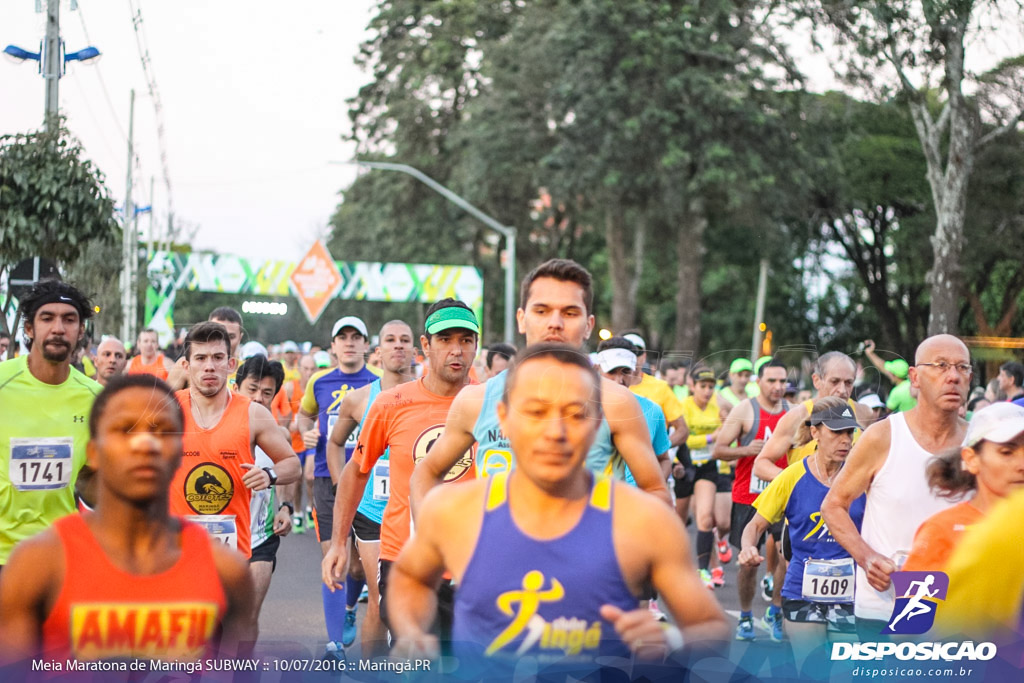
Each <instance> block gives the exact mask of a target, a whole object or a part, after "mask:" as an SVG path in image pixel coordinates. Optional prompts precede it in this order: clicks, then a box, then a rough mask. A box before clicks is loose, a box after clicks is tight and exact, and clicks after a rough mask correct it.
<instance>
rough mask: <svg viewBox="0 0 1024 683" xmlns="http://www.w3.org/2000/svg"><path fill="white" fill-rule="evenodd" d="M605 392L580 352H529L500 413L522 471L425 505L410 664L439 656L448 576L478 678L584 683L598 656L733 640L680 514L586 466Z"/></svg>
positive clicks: (415, 551) (412, 570) (463, 665)
mask: <svg viewBox="0 0 1024 683" xmlns="http://www.w3.org/2000/svg"><path fill="white" fill-rule="evenodd" d="M602 385H603V383H602V382H601V381H600V380H599V378H598V377H597V374H596V372H595V371H594V369H593V368H592V367H591V366H590V363H589V361H588V359H587V357H586V355H584V354H581V353H580V352H579V349H578V348H577V347H576V346H575V345H573V346H567V345H561V344H557V345H555V344H543V345H539V346H536V347H528V348H527V349H526V350H525V351H524V352H521V354H520V356H519V357H518V358H517V361H516V363H515V364H513V368H512V370H510V372H509V373H508V378H507V382H506V385H505V386H506V391H505V394H504V396H503V398H502V402H501V403H500V404H499V408H498V411H499V419H500V424H501V425H502V430H503V432H504V433H505V434H507V435H508V436H509V440H510V442H511V445H512V449H513V453H514V454H515V455H514V457H515V459H516V467H515V468H512V471H511V472H504V473H499V474H497V475H495V476H493V477H490V478H488V479H486V480H479V479H478V480H476V481H473V482H471V483H469V484H467V485H464V486H456V487H452V488H451V489H450V490H446V491H444V492H443V494H432V495H430V496H428V498H427V500H426V501H425V502H424V505H423V509H422V511H421V514H420V524H419V525H418V527H417V533H416V534H415V535H414V536H413V537H412V538H411V540H410V542H409V544H408V545H407V547H406V549H405V550H404V551H403V552H402V555H401V557H400V559H399V561H398V563H397V564H396V565H395V567H394V571H393V581H394V586H393V590H394V592H395V601H394V603H393V604H394V607H393V612H394V628H395V633H396V635H397V641H398V648H399V651H398V653H397V654H399V655H405V656H417V655H420V654H423V653H426V654H427V655H428V656H436V655H437V654H438V642H437V639H436V638H435V637H434V636H433V635H431V634H430V632H429V627H430V622H431V620H432V619H433V616H434V615H433V613H434V608H433V604H432V602H433V597H432V596H433V593H434V590H435V588H436V586H437V585H438V583H439V582H440V581H441V577H442V573H443V572H444V571H445V570H448V571H450V572H451V573H452V575H453V576H454V577H455V579H456V580H457V581H458V585H459V589H458V592H457V593H456V605H455V609H456V615H455V629H456V630H455V632H454V647H455V655H456V656H457V657H458V661H459V672H460V674H462V675H465V676H467V677H473V676H474V674H481V673H483V672H484V671H486V673H487V675H488V676H495V675H496V674H497V675H499V676H500V675H502V674H504V673H506V672H508V673H510V672H511V669H512V667H515V666H516V664H518V663H519V662H521V661H524V658H527V659H525V661H526V662H527V666H531V671H535V672H536V675H538V676H540V677H541V678H543V677H544V676H545V675H556V673H557V674H563V673H569V674H571V675H572V676H573V677H574V678H583V677H584V676H585V674H586V673H587V672H588V670H589V672H593V670H594V668H595V658H596V657H598V656H602V657H603V656H610V657H629V656H630V652H631V651H632V652H633V653H635V654H636V655H637V657H639V658H652V657H653V658H658V659H660V658H662V657H664V656H665V654H666V652H667V650H669V648H670V647H672V645H678V644H681V643H680V642H679V641H683V642H685V643H686V646H687V648H689V649H691V650H697V651H699V650H701V648H709V647H715V646H717V645H720V644H723V643H721V641H723V640H724V639H725V637H726V634H727V633H728V630H727V629H728V627H727V625H726V622H725V618H724V615H723V614H722V611H721V609H720V608H719V607H718V606H717V605H716V604H715V602H714V600H713V599H712V598H711V597H710V596H709V595H707V592H706V591H703V590H701V588H700V584H699V582H698V581H697V575H696V572H695V571H694V568H693V564H692V561H691V559H690V552H689V547H688V546H689V543H688V540H687V537H686V532H685V530H684V529H683V527H682V525H681V524H680V523H679V522H678V520H677V519H676V518H675V515H673V514H672V513H671V512H670V511H669V510H667V509H666V508H665V507H664V506H663V505H661V504H659V503H657V502H655V501H654V500H652V499H651V498H649V497H648V496H646V495H643V494H641V493H640V492H638V491H636V490H635V489H633V487H631V486H627V485H624V484H621V483H615V482H613V481H612V480H610V479H608V478H605V477H597V476H595V475H594V474H592V473H591V472H590V471H588V469H586V468H585V467H584V462H585V459H586V458H587V454H588V451H589V449H590V445H591V442H592V441H593V440H594V438H595V437H596V436H597V433H598V431H599V430H600V427H601V417H600V412H599V410H600V409H599V406H600V405H601V401H600V388H601V386H602ZM467 511H471V512H470V513H469V514H468V515H467ZM581 556H585V557H586V558H587V561H586V562H578V561H576V559H575V558H579V557H581ZM648 580H653V582H654V585H655V587H656V588H657V589H658V591H659V592H660V593H661V594H662V595H663V596H664V600H665V603H666V604H667V605H668V607H669V609H670V611H671V612H672V615H673V617H674V618H675V620H676V621H677V623H679V624H681V625H682V626H683V629H684V630H683V638H681V639H679V638H678V632H676V638H677V639H678V640H677V642H676V643H671V641H670V640H669V638H668V637H667V636H666V634H667V633H668V630H667V629H664V628H662V627H661V625H660V624H659V623H658V622H657V621H655V620H654V619H653V618H652V617H651V616H650V615H649V614H648V613H646V611H645V610H642V609H637V608H636V605H637V596H638V595H640V593H641V590H642V586H643V584H644V582H645V581H648ZM673 630H674V629H673ZM542 631H543V632H544V633H545V634H546V636H542V637H538V636H541V632H542ZM531 660H532V662H535V663H536V666H537V668H536V669H532V664H531V663H530V662H531ZM614 661H615V660H614V659H602V663H603V664H607V663H609V662H614ZM620 661H621V660H620ZM625 661H626V662H629V660H628V659H627V660H625ZM481 666H482V667H486V668H485V669H483V670H481V669H479V668H476V667H481ZM628 666H630V667H632V666H633V665H632V663H629V664H628Z"/></svg>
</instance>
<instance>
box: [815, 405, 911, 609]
mask: <svg viewBox="0 0 1024 683" xmlns="http://www.w3.org/2000/svg"><path fill="white" fill-rule="evenodd" d="M891 441H892V433H891V431H890V427H889V422H888V421H887V420H883V421H882V422H879V423H877V424H874V425H872V426H871V427H869V428H868V429H867V430H866V431H865V432H864V434H863V435H862V436H861V437H860V439H859V440H858V441H857V443H856V444H854V446H853V450H851V451H850V455H849V456H847V458H846V465H844V466H843V468H842V469H841V470H840V471H839V476H838V477H837V478H836V480H835V483H833V484H832V487H831V488H830V489H829V492H828V495H826V496H825V500H824V501H822V503H821V515H822V517H824V518H825V523H826V524H827V525H828V529H829V532H830V533H831V534H832V537H833V538H835V539H836V541H837V542H838V543H839V544H840V545H841V546H843V547H844V548H846V551H847V552H848V553H850V556H851V557H853V559H854V561H855V562H856V563H857V564H858V565H860V566H861V567H863V568H864V572H865V573H866V574H867V579H868V583H870V584H871V586H872V587H873V588H875V590H879V591H884V590H886V589H887V588H888V587H889V575H890V574H892V572H893V571H895V569H896V566H895V565H894V564H893V562H892V561H891V560H890V559H889V558H887V557H885V556H884V555H881V554H879V553H878V552H877V551H876V550H875V549H874V548H872V547H871V546H869V545H868V544H867V543H866V542H865V541H864V538H863V537H862V536H861V535H860V532H859V531H857V527H856V525H855V524H854V523H853V519H851V518H850V505H852V504H853V501H854V500H856V499H857V497H858V496H860V495H861V494H862V493H864V492H865V491H867V490H868V487H869V486H870V485H871V482H872V480H873V479H874V478H875V475H876V474H878V471H879V470H881V469H882V466H883V465H884V464H885V461H886V458H887V457H888V454H889V444H890V443H891Z"/></svg>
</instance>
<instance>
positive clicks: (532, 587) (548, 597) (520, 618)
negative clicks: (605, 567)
mask: <svg viewBox="0 0 1024 683" xmlns="http://www.w3.org/2000/svg"><path fill="white" fill-rule="evenodd" d="M544 583H545V578H544V574H542V573H541V572H539V571H536V570H534V571H532V572H529V573H527V574H526V576H524V577H523V584H522V586H523V589H522V590H514V591H507V592H505V593H502V594H501V595H499V596H498V600H497V605H498V609H500V610H501V612H502V613H503V614H504V615H505V616H509V617H511V616H513V615H515V616H514V618H513V619H512V623H510V624H509V625H508V627H507V628H506V629H505V630H504V631H502V632H501V633H499V634H498V637H497V638H495V639H494V641H493V642H492V643H491V644H490V646H488V648H487V651H486V653H485V654H487V655H493V654H494V653H495V652H497V651H498V650H500V649H501V648H503V647H505V646H506V645H508V644H509V643H511V642H512V641H513V640H515V639H516V637H518V636H519V634H520V633H522V632H523V631H524V630H525V629H526V627H527V625H528V624H529V623H530V621H531V620H532V619H533V616H534V615H535V614H536V613H537V609H538V608H539V607H540V603H542V602H557V601H559V600H561V599H562V598H564V597H565V588H563V587H562V584H561V583H559V581H558V579H555V578H552V579H551V588H548V589H547V590H543V588H544ZM516 603H519V609H518V610H515V609H513V608H512V605H514V604H516Z"/></svg>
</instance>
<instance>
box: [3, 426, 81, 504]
mask: <svg viewBox="0 0 1024 683" xmlns="http://www.w3.org/2000/svg"><path fill="white" fill-rule="evenodd" d="M74 450H75V442H74V439H73V438H71V437H70V436H59V437H50V438H38V437H37V438H12V439H11V458H10V466H9V469H8V472H7V475H8V477H9V478H10V481H11V483H12V484H13V485H14V487H15V488H16V489H18V490H19V491H42V490H47V489H62V488H65V487H66V486H67V485H68V484H70V483H71V474H72V471H71V470H72V457H73V455H74Z"/></svg>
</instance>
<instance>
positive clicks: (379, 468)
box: [327, 320, 415, 658]
mask: <svg viewBox="0 0 1024 683" xmlns="http://www.w3.org/2000/svg"><path fill="white" fill-rule="evenodd" d="M379 339H380V346H378V348H379V349H380V357H381V366H382V370H383V374H382V375H381V378H380V379H378V380H376V381H374V382H373V383H372V384H369V385H367V386H365V387H362V388H360V389H356V390H355V391H352V392H349V393H348V394H346V395H345V398H344V399H343V400H342V402H341V408H340V409H339V410H338V421H337V422H336V423H334V429H333V430H331V434H330V436H329V437H328V441H327V461H328V462H329V463H336V464H337V463H340V464H341V465H344V462H342V457H341V449H342V448H343V447H344V445H345V443H346V442H347V441H348V439H349V437H350V436H351V435H352V434H353V433H356V434H358V429H359V427H360V425H361V424H362V423H363V422H364V421H365V420H366V414H367V412H368V411H369V410H370V406H371V405H372V404H373V402H374V401H375V400H376V399H377V397H378V396H379V395H380V393H381V392H382V391H387V390H388V389H390V388H392V387H395V386H398V385H399V384H404V383H406V382H411V381H412V380H414V379H415V377H414V376H413V371H412V365H411V363H412V342H413V338H412V328H411V327H409V325H407V324H406V323H404V322H402V321H401V320H392V321H390V322H387V323H384V326H383V327H382V328H381V329H380V334H379ZM357 438H358V437H357ZM390 474H391V469H390V460H389V452H388V451H387V450H385V451H384V455H382V456H381V459H380V460H379V461H378V462H377V464H376V465H374V468H373V476H372V477H369V478H368V479H367V481H366V487H365V488H364V489H363V497H362V499H361V500H360V501H359V507H358V509H357V510H356V515H355V518H354V519H353V522H352V537H353V539H354V541H355V546H356V547H355V551H353V549H352V547H351V544H350V546H349V578H348V579H346V580H345V596H346V603H345V607H346V612H345V633H344V638H345V640H344V641H343V642H344V644H345V645H346V646H347V645H349V644H351V643H352V642H353V641H354V640H355V624H356V612H355V609H356V604H357V603H356V600H357V599H358V598H359V588H357V587H356V584H355V582H353V581H352V579H351V577H352V562H353V561H356V560H358V561H359V562H360V563H361V564H362V570H363V571H362V573H363V576H366V577H370V578H371V580H370V581H367V582H366V584H367V588H368V593H369V595H368V599H367V603H366V616H365V617H364V619H363V631H362V638H361V640H360V645H361V648H360V651H361V654H362V656H363V657H364V658H367V657H373V656H375V655H379V654H384V653H385V652H386V650H387V642H386V637H387V632H386V630H385V629H384V624H383V622H382V621H381V619H380V605H379V601H380V594H379V593H378V591H377V582H376V580H375V579H376V576H377V563H378V561H379V559H380V525H381V522H382V521H383V519H384V508H385V507H386V505H387V501H388V498H389V493H390V485H391V478H390ZM339 500H340V499H339V498H335V503H334V504H335V514H336V515H337V516H339V517H340V516H341V515H342V514H343V511H342V510H339V509H338V501H339ZM328 588H332V589H333V586H328Z"/></svg>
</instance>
